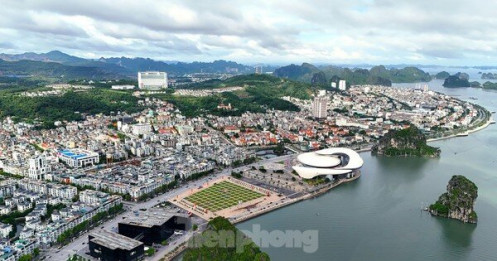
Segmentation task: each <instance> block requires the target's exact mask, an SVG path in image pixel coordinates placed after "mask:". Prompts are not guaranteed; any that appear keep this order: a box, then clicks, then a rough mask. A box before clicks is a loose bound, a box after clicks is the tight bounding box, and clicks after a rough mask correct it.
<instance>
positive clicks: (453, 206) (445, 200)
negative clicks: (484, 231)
mask: <svg viewBox="0 0 497 261" xmlns="http://www.w3.org/2000/svg"><path fill="white" fill-rule="evenodd" d="M477 197H478V187H477V186H476V185H475V183H473V182H472V181H470V180H469V179H467V178H466V177H464V176H461V175H455V176H453V177H452V178H451V179H450V181H449V184H448V185H447V192H445V193H443V194H442V195H441V196H440V197H439V198H438V200H437V201H436V202H435V203H434V204H432V205H430V207H429V209H428V210H429V211H430V213H431V214H432V215H434V216H441V217H446V218H453V219H457V220H460V221H462V222H464V223H474V224H476V222H477V221H478V216H477V215H476V212H475V211H474V209H473V206H474V204H475V200H476V198H477Z"/></svg>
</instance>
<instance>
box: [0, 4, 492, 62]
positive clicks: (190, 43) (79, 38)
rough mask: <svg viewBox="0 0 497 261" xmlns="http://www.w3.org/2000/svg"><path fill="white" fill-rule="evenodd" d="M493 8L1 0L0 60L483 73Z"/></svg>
mask: <svg viewBox="0 0 497 261" xmlns="http://www.w3.org/2000/svg"><path fill="white" fill-rule="evenodd" d="M496 8H497V2H495V1H488V0H473V1H470V0H450V1H449V0H437V1H432V0H417V1H395V0H356V1H348V0H316V1H311V2H310V1H298V0H272V1H242V0H232V1H219V0H217V1H209V0H204V1H194V0H183V1H182V0H170V1H153V0H141V1H135V0H120V1H112V0H85V1H74V2H71V3H70V4H68V3H67V1H61V0H45V1H37V0H24V1H18V0H3V1H2V8H1V9H0V39H2V41H1V43H0V51H5V52H14V51H16V52H24V51H37V52H43V51H49V50H53V49H58V50H62V51H66V52H69V53H71V54H77V55H83V56H85V57H91V58H93V57H99V56H144V57H151V58H154V59H167V60H184V61H192V60H203V61H210V60H214V59H231V60H236V61H241V62H254V63H257V62H274V63H289V62H294V63H301V62H320V63H389V64H392V63H410V62H412V63H425V64H437V63H440V64H448V65H451V64H467V65H472V64H491V63H492V62H493V60H495V58H497V57H496V56H497V52H496V50H497V39H495V37H494V36H495V35H496V34H497V18H496V17H495V15H494V14H493V13H494V10H495V9H496ZM476 14H477V15H476Z"/></svg>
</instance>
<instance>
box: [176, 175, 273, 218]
mask: <svg viewBox="0 0 497 261" xmlns="http://www.w3.org/2000/svg"><path fill="white" fill-rule="evenodd" d="M263 196H264V195H263V194H261V193H258V192H255V191H252V190H250V189H247V188H244V187H242V186H239V185H236V184H234V183H231V182H228V181H222V182H219V183H216V184H214V185H212V186H211V187H208V188H206V189H203V190H201V191H199V192H197V193H195V194H193V195H191V196H189V197H186V198H185V199H186V200H187V201H190V202H192V203H194V204H196V205H197V206H199V207H202V208H205V209H208V210H209V211H212V212H217V211H219V210H222V209H226V208H229V207H232V206H235V205H237V204H240V203H243V202H247V201H251V200H254V199H256V198H261V197H263Z"/></svg>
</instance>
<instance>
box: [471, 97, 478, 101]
mask: <svg viewBox="0 0 497 261" xmlns="http://www.w3.org/2000/svg"><path fill="white" fill-rule="evenodd" d="M469 99H470V100H475V101H476V100H478V98H476V97H469Z"/></svg>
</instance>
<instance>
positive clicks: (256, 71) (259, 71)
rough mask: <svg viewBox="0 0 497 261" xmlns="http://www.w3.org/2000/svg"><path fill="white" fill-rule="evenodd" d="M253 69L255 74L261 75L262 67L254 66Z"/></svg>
mask: <svg viewBox="0 0 497 261" xmlns="http://www.w3.org/2000/svg"><path fill="white" fill-rule="evenodd" d="M254 68H255V74H262V66H261V65H256V66H255V67H254Z"/></svg>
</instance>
